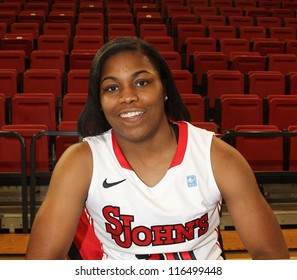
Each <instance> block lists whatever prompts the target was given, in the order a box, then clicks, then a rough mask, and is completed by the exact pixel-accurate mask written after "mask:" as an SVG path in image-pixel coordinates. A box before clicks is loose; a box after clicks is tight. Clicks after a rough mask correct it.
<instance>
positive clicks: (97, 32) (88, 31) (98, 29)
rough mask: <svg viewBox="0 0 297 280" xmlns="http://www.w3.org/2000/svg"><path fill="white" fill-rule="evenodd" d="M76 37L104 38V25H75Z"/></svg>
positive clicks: (80, 23)
mask: <svg viewBox="0 0 297 280" xmlns="http://www.w3.org/2000/svg"><path fill="white" fill-rule="evenodd" d="M75 35H93V36H104V25H103V24H101V23H89V22H86V23H83V22H78V23H77V24H76V25H75Z"/></svg>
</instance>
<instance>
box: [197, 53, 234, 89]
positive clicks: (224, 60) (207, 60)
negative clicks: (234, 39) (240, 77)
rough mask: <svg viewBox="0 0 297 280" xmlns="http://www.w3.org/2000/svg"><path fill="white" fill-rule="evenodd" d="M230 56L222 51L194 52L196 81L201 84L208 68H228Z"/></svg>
mask: <svg viewBox="0 0 297 280" xmlns="http://www.w3.org/2000/svg"><path fill="white" fill-rule="evenodd" d="M227 69H228V56H227V55H226V54H224V53H222V52H200V51H195V52H194V54H193V73H195V75H196V79H195V81H194V82H195V83H196V84H197V85H198V86H201V85H202V83H203V75H204V74H205V73H206V72H207V71H208V70H227Z"/></svg>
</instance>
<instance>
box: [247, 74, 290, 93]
mask: <svg viewBox="0 0 297 280" xmlns="http://www.w3.org/2000/svg"><path fill="white" fill-rule="evenodd" d="M248 83H249V90H248V92H249V94H257V95H258V96H259V97H260V98H265V97H267V96H268V95H272V94H277V95H279V94H285V91H286V81H285V76H284V75H283V74H282V73H281V72H279V71H250V72H248Z"/></svg>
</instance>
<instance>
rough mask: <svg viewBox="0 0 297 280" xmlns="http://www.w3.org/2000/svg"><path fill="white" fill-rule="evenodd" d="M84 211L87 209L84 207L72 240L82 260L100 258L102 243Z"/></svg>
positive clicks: (101, 255)
mask: <svg viewBox="0 0 297 280" xmlns="http://www.w3.org/2000/svg"><path fill="white" fill-rule="evenodd" d="M85 211H87V210H86V209H84V210H83V211H82V213H81V216H80V219H79V223H78V226H77V229H76V232H75V236H74V240H73V242H74V244H75V245H76V248H77V249H78V251H79V253H80V255H81V257H82V259H83V260H101V259H102V257H103V252H102V245H101V242H100V240H99V239H98V238H97V236H96V234H95V232H94V228H93V224H92V223H90V220H89V218H88V217H87V213H86V212H85Z"/></svg>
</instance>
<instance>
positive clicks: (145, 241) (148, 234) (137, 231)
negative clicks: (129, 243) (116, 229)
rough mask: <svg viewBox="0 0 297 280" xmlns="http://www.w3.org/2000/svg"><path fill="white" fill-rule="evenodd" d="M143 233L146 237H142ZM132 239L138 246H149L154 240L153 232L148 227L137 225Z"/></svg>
mask: <svg viewBox="0 0 297 280" xmlns="http://www.w3.org/2000/svg"><path fill="white" fill-rule="evenodd" d="M141 234H143V235H144V238H142V239H141V238H140V235H141ZM132 240H133V242H134V243H135V244H136V245H137V246H148V245H150V243H151V242H152V232H151V230H150V229H149V228H147V227H143V226H140V227H136V228H134V229H133V231H132Z"/></svg>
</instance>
